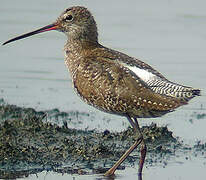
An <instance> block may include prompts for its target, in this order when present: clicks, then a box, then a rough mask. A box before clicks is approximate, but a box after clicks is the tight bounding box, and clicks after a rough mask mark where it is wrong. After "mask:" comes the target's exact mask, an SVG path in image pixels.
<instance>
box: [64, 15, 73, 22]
mask: <svg viewBox="0 0 206 180" xmlns="http://www.w3.org/2000/svg"><path fill="white" fill-rule="evenodd" d="M65 20H66V21H71V20H73V16H72V15H68V16H66V18H65Z"/></svg>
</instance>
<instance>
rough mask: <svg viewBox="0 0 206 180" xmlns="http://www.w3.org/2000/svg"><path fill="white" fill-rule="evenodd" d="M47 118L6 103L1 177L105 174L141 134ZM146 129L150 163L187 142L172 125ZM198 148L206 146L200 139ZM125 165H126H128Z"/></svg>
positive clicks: (0, 110) (1, 114) (132, 159)
mask: <svg viewBox="0 0 206 180" xmlns="http://www.w3.org/2000/svg"><path fill="white" fill-rule="evenodd" d="M63 115H64V116H69V115H68V114H67V113H63ZM45 119H46V112H36V111H35V110H34V109H31V108H20V107H17V106H14V105H5V104H2V105H1V106H0V178H9V179H10V178H18V177H25V176H28V175H29V174H31V173H37V172H41V171H43V170H47V171H55V172H60V173H71V174H73V173H77V174H88V173H103V172H105V171H106V170H107V169H108V168H109V167H111V165H112V164H113V163H114V162H115V161H116V160H118V159H119V157H120V156H121V155H122V154H123V153H124V152H125V150H126V149H128V148H129V147H130V146H131V144H132V143H133V142H134V141H135V139H136V138H137V137H138V134H135V133H134V132H133V130H132V129H131V128H128V129H127V130H125V131H122V132H118V133H113V132H110V131H108V130H105V131H104V132H96V131H87V130H77V129H70V128H68V126H67V123H66V122H65V123H64V125H63V126H62V127H60V126H58V125H56V124H51V123H49V122H46V120H45ZM68 119H69V117H68ZM142 132H143V134H144V138H145V140H146V143H147V145H148V156H147V160H146V165H147V166H148V165H153V164H154V163H163V164H166V162H167V158H169V157H171V156H173V155H174V154H175V151H176V150H177V149H179V148H180V147H182V144H181V143H180V142H179V141H178V140H177V139H176V138H174V137H173V136H172V132H170V131H168V129H167V127H157V126H156V125H155V124H152V125H150V126H145V127H142ZM203 146H204V147H203ZM195 148H197V149H200V148H203V149H205V148H206V147H205V145H202V144H199V145H197V147H195ZM138 151H139V150H137V151H136V152H134V153H133V154H132V155H131V156H129V157H128V158H127V160H126V162H125V163H124V165H130V166H131V165H134V164H137V162H138V159H139V152H138ZM160 157H161V158H160ZM124 165H123V166H121V167H120V168H122V169H124Z"/></svg>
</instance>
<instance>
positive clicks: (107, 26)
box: [0, 0, 206, 179]
mask: <svg viewBox="0 0 206 180" xmlns="http://www.w3.org/2000/svg"><path fill="white" fill-rule="evenodd" d="M73 5H83V6H85V7H87V8H88V9H89V10H90V11H91V12H92V13H93V15H94V17H95V20H96V21H97V25H98V30H99V40H100V43H101V44H103V45H105V46H107V47H110V48H112V49H115V50H118V51H122V52H124V53H126V54H128V55H130V56H133V57H136V58H139V59H141V60H143V61H145V62H147V63H148V64H150V65H151V66H153V67H154V68H155V69H157V70H159V71H160V72H161V73H162V74H163V75H165V76H166V77H167V78H168V79H169V80H171V81H175V82H177V83H180V84H184V85H188V86H192V87H197V88H200V89H201V90H202V92H203V93H202V94H203V96H201V97H197V98H195V99H193V100H192V101H191V102H190V104H189V105H187V106H184V107H182V108H179V109H178V110H177V111H175V112H173V113H170V114H168V115H166V116H164V117H162V118H158V119H143V120H140V124H141V125H144V124H150V123H151V122H152V121H153V122H156V123H157V124H158V125H161V126H163V125H168V128H169V129H170V130H171V131H173V132H174V135H175V136H178V137H180V138H181V139H182V140H184V142H185V143H188V144H190V145H191V144H194V143H196V142H197V141H200V142H202V143H204V142H205V141H206V137H205V127H206V121H205V120H206V116H204V114H206V111H205V109H206V103H205V100H206V98H205V90H206V83H205V78H206V74H205V67H206V66H205V65H206V63H205V59H206V53H205V52H206V50H205V47H206V23H205V22H206V11H205V7H206V1H204V0H197V1H193V0H181V1H179V0H156V1H152V0H144V1H141V0H132V1H123V0H114V1H95V0H90V1H80V0H75V1H74V0H71V1H66V0H44V1H40V0H36V1H27V0H21V1H8V0H1V6H0V12H1V16H0V23H1V28H0V34H1V36H0V42H1V43H3V42H5V41H6V40H8V39H10V38H12V37H15V36H17V35H20V34H22V33H26V32H29V31H32V30H35V29H38V28H40V27H42V26H45V25H47V24H50V23H51V22H53V21H54V20H55V19H56V18H57V17H58V16H59V15H60V13H61V12H62V11H63V10H64V9H65V8H67V7H70V6H73ZM65 40H66V37H65V35H64V34H62V33H59V32H55V31H52V32H48V33H42V34H39V35H36V36H33V37H30V38H27V39H24V40H20V41H17V42H15V43H12V44H9V45H6V46H1V47H0V98H3V99H4V100H5V101H6V102H7V103H9V104H15V105H20V106H22V107H32V108H35V109H36V110H49V109H54V108H56V109H59V110H61V111H66V112H67V111H74V112H75V111H78V112H82V113H86V114H87V113H88V114H90V116H89V118H84V117H80V119H79V120H80V121H81V123H76V124H75V125H73V127H75V128H83V129H84V128H88V129H96V130H99V131H102V130H105V129H109V130H112V131H121V130H123V129H125V128H127V127H128V125H129V124H128V122H127V120H126V119H125V118H122V117H118V116H114V115H110V114H106V113H103V112H100V111H98V110H96V109H94V108H93V107H90V106H88V105H86V104H85V103H84V102H82V101H81V100H80V99H79V97H78V96H77V95H76V94H75V93H74V91H73V89H72V84H71V77H70V75H69V73H68V72H67V69H66V67H65V65H64V53H63V45H64V43H65ZM201 115H202V116H201ZM199 117H201V118H199ZM178 158H179V159H178ZM205 158H206V155H205V154H204V155H203V157H201V158H200V157H199V158H197V157H193V156H191V160H190V161H186V160H184V157H177V159H176V160H174V163H173V164H169V165H168V166H166V167H165V168H162V167H154V168H147V169H145V171H144V173H145V177H144V179H154V178H153V175H154V174H155V176H156V177H157V178H156V179H194V178H193V177H194V176H192V173H194V169H195V171H196V173H197V172H198V177H201V178H199V179H204V177H206V175H205V173H204V169H205V168H206V167H205V164H206V160H205ZM179 161H180V162H181V163H177V162H179ZM136 169H137V167H135V168H133V169H132V168H127V169H126V170H125V171H123V173H124V175H123V174H122V176H120V177H119V178H120V179H128V177H131V179H133V177H136V174H135V173H136ZM154 169H155V170H154ZM180 169H181V171H180ZM189 169H191V171H190V170H189ZM174 172H177V174H174ZM121 173H122V172H121ZM69 177H70V176H69ZM30 178H31V177H30ZM44 178H45V177H44ZM75 178H76V179H81V178H82V177H78V176H77V177H75ZM84 178H85V179H96V178H98V177H84ZM84 178H83V179H84ZM67 179H69V178H68V177H67ZM70 179H72V176H71V178H70ZM117 179H118V177H117Z"/></svg>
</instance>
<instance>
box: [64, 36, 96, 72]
mask: <svg viewBox="0 0 206 180" xmlns="http://www.w3.org/2000/svg"><path fill="white" fill-rule="evenodd" d="M99 46H100V45H99V44H98V42H97V41H88V40H84V41H82V40H77V39H75V40H74V39H68V40H67V42H66V44H65V46H64V51H65V64H66V66H67V68H68V69H69V71H70V72H71V74H72V76H74V75H75V72H76V70H77V68H78V66H79V64H80V62H81V61H82V60H84V58H85V57H88V56H90V54H91V52H92V51H93V50H94V49H95V48H97V47H99Z"/></svg>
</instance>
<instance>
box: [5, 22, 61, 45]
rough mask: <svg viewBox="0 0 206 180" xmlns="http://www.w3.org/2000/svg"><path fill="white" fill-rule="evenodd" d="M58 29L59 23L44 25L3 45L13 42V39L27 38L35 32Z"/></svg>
mask: <svg viewBox="0 0 206 180" xmlns="http://www.w3.org/2000/svg"><path fill="white" fill-rule="evenodd" d="M56 29H58V25H57V24H50V25H48V26H44V27H42V28H40V29H37V30H36V31H32V32H29V33H26V34H23V35H21V36H17V37H15V38H13V39H10V40H8V41H6V42H5V43H3V44H2V45H5V44H8V43H10V42H13V41H16V40H19V39H23V38H26V37H29V36H32V35H34V34H38V33H42V32H45V31H51V30H56Z"/></svg>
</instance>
